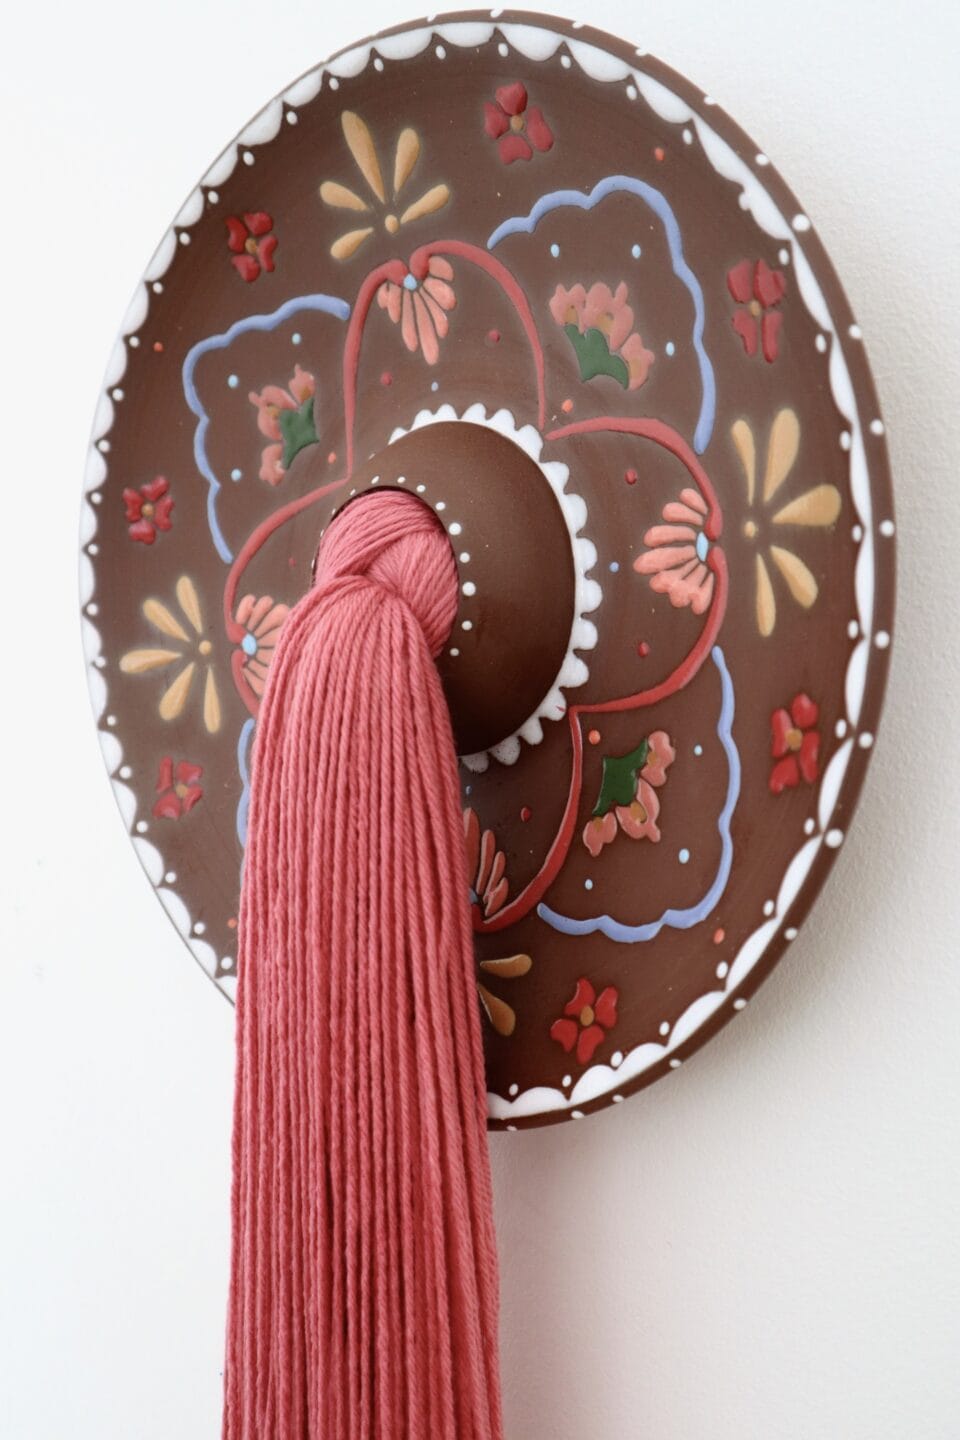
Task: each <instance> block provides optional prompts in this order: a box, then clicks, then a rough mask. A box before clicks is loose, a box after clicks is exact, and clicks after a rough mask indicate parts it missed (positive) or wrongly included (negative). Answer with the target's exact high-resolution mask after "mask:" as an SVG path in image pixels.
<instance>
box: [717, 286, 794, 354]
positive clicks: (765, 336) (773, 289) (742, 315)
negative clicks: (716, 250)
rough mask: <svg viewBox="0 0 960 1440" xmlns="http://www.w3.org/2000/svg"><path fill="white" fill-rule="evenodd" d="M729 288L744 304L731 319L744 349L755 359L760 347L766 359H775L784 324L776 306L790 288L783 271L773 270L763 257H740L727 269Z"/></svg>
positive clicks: (739, 301) (738, 301)
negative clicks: (750, 258)
mask: <svg viewBox="0 0 960 1440" xmlns="http://www.w3.org/2000/svg"><path fill="white" fill-rule="evenodd" d="M727 289H728V290H729V291H730V294H731V295H732V297H733V299H734V300H735V301H736V302H737V304H738V305H739V306H740V307H741V308H740V309H738V310H736V311H735V312H734V315H733V321H732V323H733V328H734V330H736V332H737V334H738V335H739V336H740V339H741V340H742V341H743V348H744V350H745V351H746V352H747V354H748V355H749V356H750V357H751V359H752V358H753V356H754V355H756V353H757V350H758V348H759V349H760V350H762V352H763V358H764V360H766V361H767V362H768V364H770V363H772V362H773V361H774V360H776V358H777V353H778V349H779V336H780V326H781V325H782V324H783V315H782V314H781V312H780V311H779V310H777V309H776V308H775V307H776V306H778V305H779V304H780V301H781V300H782V299H783V297H784V295H785V294H786V290H787V282H786V280H785V278H784V275H783V271H782V270H771V269H770V266H769V265H767V263H766V262H765V261H763V260H757V261H756V262H755V263H754V262H751V261H750V260H741V261H740V264H739V265H734V267H733V269H732V270H728V271H727Z"/></svg>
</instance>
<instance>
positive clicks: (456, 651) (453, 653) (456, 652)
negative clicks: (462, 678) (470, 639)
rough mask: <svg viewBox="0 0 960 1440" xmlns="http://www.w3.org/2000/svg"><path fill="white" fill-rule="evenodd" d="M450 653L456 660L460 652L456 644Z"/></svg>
mask: <svg viewBox="0 0 960 1440" xmlns="http://www.w3.org/2000/svg"><path fill="white" fill-rule="evenodd" d="M449 653H450V654H451V655H452V656H453V658H454V660H456V658H457V656H458V655H459V654H460V651H459V650H458V649H457V647H456V645H454V646H453V648H452V649H451V650H450V652H449Z"/></svg>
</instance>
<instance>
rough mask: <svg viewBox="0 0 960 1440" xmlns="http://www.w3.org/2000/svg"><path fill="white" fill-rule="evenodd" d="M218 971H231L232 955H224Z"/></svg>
mask: <svg viewBox="0 0 960 1440" xmlns="http://www.w3.org/2000/svg"><path fill="white" fill-rule="evenodd" d="M220 969H221V970H232V969H233V956H232V955H224V957H223V959H222V960H221V961H220Z"/></svg>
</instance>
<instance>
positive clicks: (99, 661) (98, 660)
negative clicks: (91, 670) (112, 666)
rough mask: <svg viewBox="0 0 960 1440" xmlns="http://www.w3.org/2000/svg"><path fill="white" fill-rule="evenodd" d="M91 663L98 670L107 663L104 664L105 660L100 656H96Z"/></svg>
mask: <svg viewBox="0 0 960 1440" xmlns="http://www.w3.org/2000/svg"><path fill="white" fill-rule="evenodd" d="M93 663H94V665H96V667H97V669H98V670H102V669H103V667H104V666H105V665H106V663H107V662H106V660H105V659H104V658H103V656H102V655H98V656H97V657H96V659H95V660H94V662H93Z"/></svg>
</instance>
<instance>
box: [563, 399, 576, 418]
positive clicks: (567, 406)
mask: <svg viewBox="0 0 960 1440" xmlns="http://www.w3.org/2000/svg"><path fill="white" fill-rule="evenodd" d="M560 409H561V410H562V411H563V413H564V415H569V414H570V411H571V410H572V409H573V401H572V400H564V402H563V404H562V405H561V406H560Z"/></svg>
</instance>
